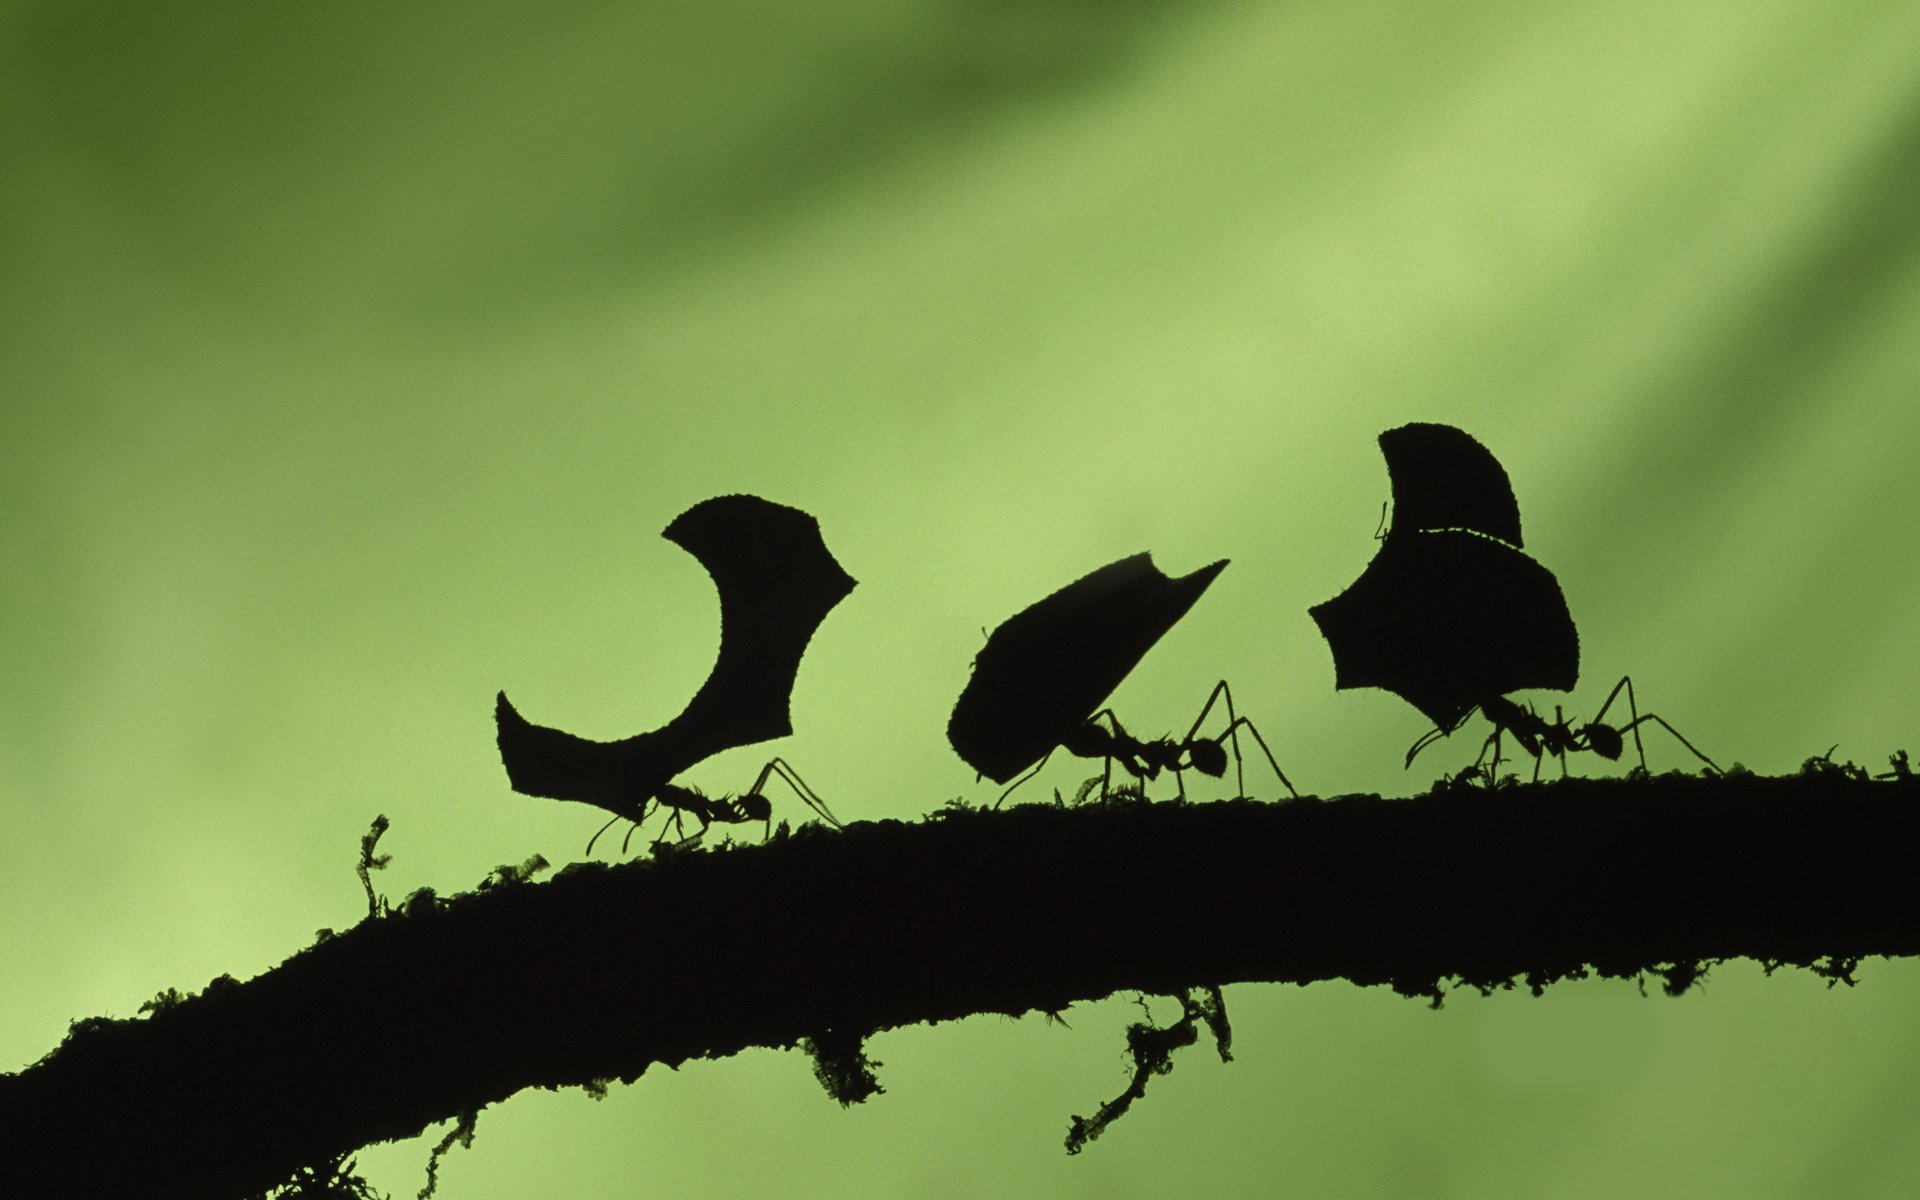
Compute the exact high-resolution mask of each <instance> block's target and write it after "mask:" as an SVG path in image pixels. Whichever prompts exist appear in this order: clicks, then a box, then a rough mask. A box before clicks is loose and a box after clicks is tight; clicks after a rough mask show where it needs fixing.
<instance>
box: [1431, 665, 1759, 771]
mask: <svg viewBox="0 0 1920 1200" xmlns="http://www.w3.org/2000/svg"><path fill="white" fill-rule="evenodd" d="M1622 689H1625V691H1626V693H1627V709H1628V711H1630V712H1631V713H1632V714H1633V719H1632V720H1630V721H1628V722H1627V723H1626V724H1625V725H1620V726H1613V725H1605V724H1602V723H1601V718H1602V717H1605V716H1606V715H1607V710H1608V709H1609V708H1612V707H1613V702H1614V700H1616V699H1618V698H1619V695H1620V692H1621V690H1622ZM1478 707H1479V709H1480V712H1481V714H1482V715H1483V716H1485V717H1486V718H1487V720H1488V721H1490V722H1492V724H1493V732H1492V733H1490V734H1488V735H1487V740H1486V742H1485V743H1484V744H1482V745H1481V747H1480V757H1479V758H1476V759H1474V760H1473V763H1474V765H1473V767H1472V768H1470V769H1471V770H1476V771H1477V770H1479V769H1480V761H1481V759H1484V758H1485V757H1486V754H1487V750H1488V748H1492V750H1493V765H1492V766H1491V767H1489V768H1487V769H1486V778H1488V779H1489V780H1491V779H1492V778H1493V776H1494V774H1495V773H1496V772H1497V771H1498V770H1499V767H1500V735H1501V734H1502V733H1511V734H1512V735H1513V740H1514V741H1516V742H1519V743H1520V748H1521V749H1522V750H1525V751H1526V752H1527V753H1528V754H1531V755H1532V756H1533V778H1534V782H1536V783H1538V782H1539V780H1540V764H1541V762H1542V761H1544V760H1545V758H1546V756H1547V755H1549V754H1551V755H1553V756H1554V757H1556V758H1558V759H1559V760H1560V773H1561V774H1562V775H1565V774H1566V772H1567V754H1568V753H1569V752H1570V751H1576V750H1591V751H1593V752H1594V753H1595V754H1598V755H1599V756H1600V757H1601V758H1604V759H1606V760H1608V761H1609V762H1613V761H1617V760H1618V759H1619V757H1620V755H1621V753H1622V752H1624V751H1625V749H1626V735H1627V734H1629V733H1631V734H1632V735H1633V749H1634V752H1635V753H1636V754H1637V755H1639V757H1640V773H1641V774H1643V775H1644V774H1646V771H1647V751H1646V747H1645V746H1643V745H1641V742H1640V726H1642V725H1644V724H1646V723H1647V722H1648V721H1653V722H1656V723H1657V724H1658V725H1659V726H1660V727H1661V728H1662V729H1664V730H1666V731H1667V732H1668V733H1670V734H1672V735H1673V736H1674V739H1675V740H1676V741H1678V742H1679V743H1680V744H1681V745H1682V746H1685V747H1686V748H1687V749H1688V750H1690V751H1692V752H1693V756H1694V757H1695V758H1697V759H1699V760H1700V761H1701V762H1703V763H1705V764H1707V769H1708V770H1710V771H1712V772H1713V773H1714V774H1715V775H1721V774H1724V773H1725V772H1723V771H1721V769H1720V764H1718V763H1716V762H1714V761H1713V760H1712V759H1711V758H1708V757H1707V756H1706V755H1704V754H1702V753H1701V752H1700V749H1699V747H1697V746H1695V745H1694V744H1693V743H1692V742H1690V741H1688V740H1687V739H1686V738H1685V736H1683V735H1682V734H1681V732H1680V731H1679V730H1678V729H1675V728H1674V727H1673V726H1671V725H1669V724H1667V722H1666V720H1665V719H1664V718H1662V717H1659V716H1657V715H1655V714H1653V713H1642V712H1641V711H1640V706H1639V703H1638V702H1637V701H1635V700H1634V697H1633V678H1632V676H1629V675H1622V676H1621V677H1620V682H1619V683H1616V684H1614V685H1613V690H1612V691H1611V692H1608V693H1607V700H1606V703H1604V704H1602V705H1601V706H1600V711H1599V712H1597V713H1595V714H1594V715H1593V720H1591V721H1588V722H1586V723H1585V724H1583V725H1581V726H1580V727H1579V728H1577V729H1576V728H1574V726H1573V723H1572V722H1570V721H1568V720H1567V719H1566V716H1565V715H1564V714H1563V713H1562V712H1561V710H1560V706H1559V705H1557V704H1556V705H1554V707H1553V720H1552V721H1548V720H1547V719H1546V718H1544V717H1542V716H1541V715H1540V714H1539V713H1537V712H1535V711H1534V710H1533V706H1532V705H1528V706H1527V707H1526V708H1521V707H1520V706H1519V705H1518V704H1515V703H1514V702H1513V701H1511V700H1509V699H1507V698H1506V697H1504V696H1495V697H1493V698H1492V699H1489V700H1482V701H1481V702H1480V704H1479V705H1478ZM1472 711H1473V710H1472V709H1468V710H1467V714H1463V715H1462V716H1461V718H1460V720H1459V721H1456V722H1454V724H1453V726H1452V728H1448V729H1442V728H1440V727H1439V726H1435V727H1434V728H1432V729H1430V730H1428V731H1427V732H1426V733H1424V734H1422V735H1420V738H1419V740H1417V741H1415V742H1414V743H1413V745H1412V747H1410V748H1409V749H1408V750H1407V765H1408V766H1409V767H1411V766H1412V765H1413V757H1414V755H1416V754H1418V753H1420V751H1422V750H1424V749H1426V748H1427V746H1428V745H1430V744H1432V743H1433V742H1434V741H1435V740H1436V739H1438V738H1442V737H1445V736H1446V735H1448V734H1450V733H1452V732H1453V731H1454V730H1455V729H1458V728H1460V726H1461V725H1462V724H1464V723H1465V721H1466V718H1467V715H1470V714H1471V713H1472Z"/></svg>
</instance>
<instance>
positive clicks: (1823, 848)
mask: <svg viewBox="0 0 1920 1200" xmlns="http://www.w3.org/2000/svg"><path fill="white" fill-rule="evenodd" d="M1917 835H1920V784H1917V783H1915V782H1914V781H1913V780H1901V781H1898V782H1886V783H1881V782H1867V781H1864V780H1860V779H1854V778H1847V777H1844V776H1842V775H1841V774H1840V773H1839V772H1837V771H1827V772H1821V773H1817V774H1810V775H1803V776H1797V777H1791V778H1779V779H1774V778H1756V777H1753V776H1735V777H1731V778H1724V779H1701V778H1691V777H1679V776H1672V777H1666V778H1660V779H1654V780H1638V781H1581V780H1573V781H1566V782H1559V783H1552V784H1541V785H1538V786H1522V787H1513V788H1504V789H1499V790H1495V791H1491V792H1489V791H1486V790H1483V789H1477V788H1475V789H1467V788H1455V789H1450V790H1442V791H1438V792H1435V793H1433V794H1430V795H1427V796H1423V797H1419V798H1415V799H1410V800H1381V799H1379V798H1377V797H1370V796H1359V797H1345V798H1341V799H1337V800H1331V801H1317V800H1310V799H1309V800H1300V801H1295V802H1292V803H1287V804H1264V803H1253V802H1233V803H1222V804H1196V805H1174V804H1151V805H1148V804H1130V805H1113V806H1104V807H1088V808H1078V809H1062V808H1058V807H1053V806H1039V805H1035V806H1026V807H1016V808H1012V809H1009V810H1007V811H1004V812H978V811H954V812H949V813H942V814H940V815H939V816H938V817H936V818H934V819H929V820H927V821H925V822H922V823H919V824H901V823H898V822H892V821H883V822H873V823H860V824H856V825H854V826H851V827H849V828H848V829H846V830H845V831H843V832H839V833H833V832H825V831H816V830H811V829H810V830H807V831H805V832H803V833H802V834H800V835H797V836H794V837H792V838H789V839H786V840H784V841H776V842H774V843H771V844H768V845H765V846H750V847H744V848H738V849H733V850H730V851H726V852H718V853H706V852H694V853H685V854H678V855H672V856H669V857H667V858H665V859H662V860H658V861H641V862H634V863H630V864H625V865H622V866H618V867H597V866H587V867H584V868H576V869H573V870H571V871H567V872H563V873H562V874H561V875H560V876H559V877H557V878H555V879H553V880H552V881H550V882H546V883H538V884H532V883H527V884H517V885H512V886H506V887H498V888H494V889H492V890H490V891H486V892H483V893H479V894H475V895H471V896H465V897H460V898H458V899H456V900H454V901H451V902H444V901H443V902H419V903H413V904H410V905H406V906H402V908H401V910H400V911H396V912H395V913H394V914H393V915H391V916H387V917H384V918H381V919H377V920H368V921H366V922H364V923H362V924H361V925H359V926H357V927H356V928H354V929H352V930H350V931H348V932H346V933H344V934H341V935H339V936H337V937H334V938H331V939H329V940H326V941H323V942H321V943H320V944H318V945H316V946H313V947H311V948H309V949H307V950H305V951H302V952H301V953H299V954H296V955H295V956H294V957H293V958H291V959H289V960H288V961H287V962H286V963H284V964H282V965H281V966H279V967H277V968H275V969H274V970H272V971H269V972H267V973H266V974H264V975H262V976H260V977H258V978H256V979H254V980H252V981H250V982H248V983H245V984H235V983H231V982H225V983H223V984H221V985H220V986H215V987H211V988H209V990H208V991H207V992H206V993H205V994H203V995H201V996H199V997H195V998H193V999H190V1000H187V1001H185V1002H183V1003H180V1004H177V1005H174V1006H171V1007H167V1008H164V1009H163V1010H162V1011H160V1012H158V1013H156V1014H155V1015H153V1016H152V1017H150V1018H147V1019H141V1020H132V1021H112V1022H104V1021H103V1022H83V1023H80V1024H79V1025H77V1026H76V1029H75V1032H74V1034H73V1035H72V1036H70V1037H69V1038H68V1039H67V1041H66V1042H64V1043H63V1044H62V1046H61V1047H60V1048H59V1050H57V1051H56V1052H55V1053H53V1054H51V1055H49V1056H48V1057H47V1058H46V1059H45V1060H43V1061H42V1062H41V1063H39V1064H36V1065H35V1066H33V1067H31V1068H29V1069H28V1070H26V1071H24V1072H22V1073H20V1074H18V1075H11V1076H0V1159H3V1160H4V1161H5V1162H6V1164H7V1166H6V1175H7V1178H8V1182H9V1184H10V1185H11V1186H10V1190H17V1192H18V1194H20V1195H43V1194H66V1195H89V1196H94V1195H97V1196H106V1195H139V1196H145V1197H162V1196H183V1197H184V1196H193V1197H199V1198H202V1200H205V1198H213V1197H228V1196H241V1195H244V1194H247V1193H250V1192H257V1191H259V1190H261V1189H263V1188H266V1187H268V1186H270V1185H272V1184H274V1183H276V1182H278V1181H279V1180H281V1179H284V1178H285V1177H286V1176H287V1175H288V1174H290V1173H291V1171H292V1170H293V1169H294V1168H295V1167H296V1166H299V1165H300V1164H303V1163H311V1162H318V1161H322V1160H325V1159H326V1158H328V1157H329V1156H331V1155H334V1154H338V1153H341V1152H343V1151H348V1150H352V1149H354V1148H357V1147H359V1146H362V1145H365V1144H368V1143H371V1142H375V1141H380V1140H384V1139H391V1138H401V1137H407V1136H411V1135H413V1134H416V1133H418V1132H419V1131H420V1130H421V1129H423V1128H424V1127H425V1126H427V1125H428V1124H430V1123H432V1122H434V1121H438V1120H442V1119H445V1118H448V1117H451V1116H454V1115H455V1114H458V1113H462V1112H465V1111H469V1110H472V1109H474V1108H477V1107H479V1106H481V1105H484V1104H487V1103H490V1102H493V1101H496V1100H500V1099H503V1098H505V1097H507V1096H510V1095H512V1094H513V1093H514V1092H516V1091H519V1090H520V1089H522V1088H525V1087H529V1086H541V1087H559V1086H566V1085H579V1084H587V1083H589V1082H591V1081H594V1080H606V1079H611V1078H621V1079H627V1080H631V1079H633V1078H635V1077H637V1076H638V1075H640V1073H641V1072H643V1071H645V1070H646V1069H647V1068H648V1067H649V1066H650V1065H652V1064H654V1063H669V1064H677V1063H680V1062H683V1061H685V1060H687V1059H690V1058H697V1057H718V1056H722V1055H729V1054H733V1053H735V1052H737V1051H739V1050H741V1049H742V1048H744V1047H747V1046H787V1045H792V1044H794V1043H795V1042H797V1041H799V1040H800V1039H802V1038H816V1039H827V1040H836V1041H838V1042H840V1043H845V1042H846V1040H847V1039H849V1038H857V1037H859V1036H860V1035H863V1034H866V1033H869V1032H873V1031H877V1030H882V1029H887V1028H891V1027H894V1026H900V1025H908V1024H915V1023H919V1022H927V1021H940V1020H949V1019H952V1018H956V1017H961V1016H966V1015H968V1014H971V1013H983V1012H999V1013H1021V1012H1025V1011H1029V1010H1034V1009H1040V1010H1058V1009H1061V1008H1064V1007H1066V1006H1067V1005H1068V1004H1070V1003H1072V1002H1075V1001H1081V1000H1088V999H1094V998H1098V997H1102V996H1106V995H1108V994H1110V993H1113V992H1115V991H1121V990H1131V989H1139V990H1142V991H1146V992H1152V993H1167V994H1178V993H1180V992H1181V991H1182V990H1183V989H1186V988H1189V987H1194V986H1200V985H1206V984H1225V983H1238V982H1247V981H1286V982H1294V983H1305V982H1310V981H1314V980H1328V979H1346V980H1349V981H1351V982H1353V983H1356V984H1389V985H1392V986H1394V987H1395V988H1397V989H1399V990H1400V991H1402V992H1405V993H1407V994H1409V995H1436V996H1437V994H1438V989H1439V987H1440V986H1441V984H1442V983H1443V982H1446V981H1457V982H1465V983H1477V984H1482V985H1491V984H1496V983H1504V982H1506V981H1508V980H1518V981H1520V982H1523V983H1530V984H1533V985H1535V986H1538V985H1543V984H1545V983H1549V982H1552V981H1553V980H1555V979H1559V978H1563V977H1566V976H1568V975H1578V974H1582V973H1585V972H1586V971H1588V970H1591V971H1595V972H1598V973H1601V974H1606V975H1614V976H1631V975H1635V974H1638V973H1642V972H1656V973H1662V974H1666V975H1667V976H1668V977H1669V979H1671V978H1673V977H1674V975H1675V973H1676V971H1677V973H1678V975H1679V976H1680V978H1682V979H1684V978H1685V977H1686V971H1687V969H1688V967H1689V965H1690V964H1694V963H1696V962H1697V961H1699V960H1707V959H1723V958H1735V957H1747V958H1754V959H1759V960H1762V961H1764V962H1768V963H1795V964H1802V965H1811V966H1815V967H1816V968H1817V969H1823V970H1825V971H1827V972H1828V973H1830V974H1832V973H1844V971H1845V969H1846V968H1847V966H1849V965H1850V963H1851V961H1852V960H1854V959H1857V958H1859V957H1862V956H1867V955H1911V954H1915V953H1920V889H1916V888H1915V887H1914V886H1913V884H1912V880H1913V855H1914V848H1915V846H1916V845H1920V836H1917ZM795 1067H796V1069H802V1068H801V1066H800V1064H798V1063H796V1064H795ZM823 1102H824V1101H823Z"/></svg>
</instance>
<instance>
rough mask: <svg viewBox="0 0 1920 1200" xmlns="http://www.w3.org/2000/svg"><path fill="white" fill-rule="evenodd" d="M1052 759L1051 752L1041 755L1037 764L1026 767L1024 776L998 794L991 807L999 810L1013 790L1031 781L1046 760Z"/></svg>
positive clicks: (1044, 764)
mask: <svg viewBox="0 0 1920 1200" xmlns="http://www.w3.org/2000/svg"><path fill="white" fill-rule="evenodd" d="M1052 757H1053V751H1051V750H1049V751H1047V752H1046V753H1045V754H1043V755H1041V756H1040V761H1039V762H1037V763H1035V764H1033V765H1032V766H1031V767H1028V768H1027V770H1026V773H1025V774H1023V775H1021V776H1020V777H1019V778H1018V779H1016V780H1014V781H1013V782H1012V783H1010V784H1008V785H1007V790H1006V791H1004V792H1001V793H1000V798H999V799H998V800H995V801H994V802H993V806H994V807H995V808H999V807H1000V806H1001V805H1002V804H1005V803H1006V802H1007V797H1008V796H1011V795H1013V789H1015V788H1017V787H1019V786H1020V785H1021V784H1023V783H1025V782H1026V781H1027V780H1029V779H1032V778H1033V777H1034V776H1035V775H1038V774H1039V773H1040V768H1041V767H1044V766H1046V765H1047V760H1048V759H1049V758H1052Z"/></svg>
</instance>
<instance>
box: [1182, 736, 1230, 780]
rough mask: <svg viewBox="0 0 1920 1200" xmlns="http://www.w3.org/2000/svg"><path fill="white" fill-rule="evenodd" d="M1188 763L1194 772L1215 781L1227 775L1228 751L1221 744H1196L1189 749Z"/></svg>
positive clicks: (1200, 742)
mask: <svg viewBox="0 0 1920 1200" xmlns="http://www.w3.org/2000/svg"><path fill="white" fill-rule="evenodd" d="M1187 761H1189V762H1191V763H1192V764H1193V769H1194V770H1196V771H1198V772H1200V773H1201V774H1202V775H1210V776H1212V777H1213V778H1215V779H1218V778H1220V777H1221V776H1223V775H1225V774H1226V773H1227V750H1226V747H1224V746H1222V745H1221V744H1220V743H1219V742H1207V741H1199V742H1194V743H1193V744H1192V745H1190V746H1188V747H1187Z"/></svg>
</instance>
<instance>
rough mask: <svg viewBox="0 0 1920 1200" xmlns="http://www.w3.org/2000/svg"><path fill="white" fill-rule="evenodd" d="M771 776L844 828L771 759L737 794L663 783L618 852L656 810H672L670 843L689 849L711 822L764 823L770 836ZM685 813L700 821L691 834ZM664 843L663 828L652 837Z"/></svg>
mask: <svg viewBox="0 0 1920 1200" xmlns="http://www.w3.org/2000/svg"><path fill="white" fill-rule="evenodd" d="M774 775H778V776H779V777H780V778H781V779H782V780H784V781H785V782H786V784H787V786H788V787H790V788H792V789H793V791H794V794H795V795H797V796H799V797H800V799H801V800H802V801H803V802H804V803H805V804H806V806H807V807H808V808H811V809H812V810H813V811H814V812H816V813H818V814H819V816H820V819H821V820H823V821H825V822H826V823H827V824H829V825H831V826H833V827H834V828H835V829H841V828H844V826H842V825H841V823H840V820H839V818H837V817H835V816H834V815H833V812H832V811H831V810H830V809H828V808H827V802H826V801H825V800H822V799H821V798H820V796H819V793H817V792H815V791H814V790H813V789H812V788H811V787H809V786H807V781H806V780H804V779H802V778H800V773H799V772H798V771H795V770H794V769H793V766H792V764H790V763H788V762H787V760H786V759H784V758H774V759H771V760H770V761H768V763H767V765H766V766H764V767H761V768H760V774H759V775H758V776H756V777H755V778H754V781H753V786H752V787H749V788H748V789H747V790H746V791H744V792H742V793H740V794H739V795H737V796H735V795H724V796H709V795H707V794H706V793H705V792H703V791H701V790H700V789H699V788H696V787H681V786H679V785H678V784H671V783H670V784H667V785H665V786H664V787H662V788H661V789H660V790H659V791H658V792H657V793H655V794H654V796H653V798H652V799H651V800H650V801H649V802H648V803H647V805H646V807H644V808H643V809H642V810H641V813H640V818H639V820H637V821H635V822H634V823H633V826H632V828H630V829H628V830H627V835H626V837H624V838H622V839H621V840H620V853H622V854H625V853H626V852H627V846H628V844H629V843H630V842H632V841H633V835H634V834H636V833H638V832H639V831H640V826H641V825H642V824H643V823H645V821H646V819H647V818H648V817H649V816H651V815H652V814H653V813H654V811H655V810H657V809H669V810H671V811H672V813H673V815H672V816H671V817H669V818H668V821H669V822H671V823H672V825H673V831H674V832H675V833H677V834H679V835H680V838H679V841H678V842H677V843H674V844H675V845H677V846H680V847H682V848H687V849H690V848H692V847H694V846H697V845H699V844H700V839H701V838H703V837H705V836H706V833H707V829H708V827H709V826H711V825H715V824H720V825H745V824H748V823H749V822H752V821H759V822H761V823H762V824H764V825H765V826H766V830H765V832H764V833H763V834H762V837H763V838H764V837H766V836H768V835H771V833H772V832H773V802H772V801H771V800H769V799H767V795H766V786H767V780H768V779H769V778H771V777H772V776H774ZM688 815H692V817H693V818H694V820H696V821H699V822H700V828H698V829H696V830H694V831H693V833H692V834H691V835H689V834H688V833H687V830H686V825H685V818H686V817H687V816H688ZM620 819H621V818H620V817H618V816H615V817H614V818H613V819H612V820H610V821H608V822H607V823H606V824H605V825H602V826H601V827H600V831H599V833H595V834H594V835H593V837H592V838H590V839H589V840H588V841H587V853H588V854H592V853H593V843H594V842H597V841H599V840H600V834H602V833H605V832H606V831H607V830H608V829H609V828H611V827H612V825H613V823H614V821H618V820H620ZM666 842H667V836H666V831H665V829H664V828H663V829H662V830H661V833H660V836H659V837H657V838H655V839H654V840H653V846H654V848H655V849H656V850H657V849H658V848H659V847H660V846H662V845H663V844H666Z"/></svg>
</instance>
